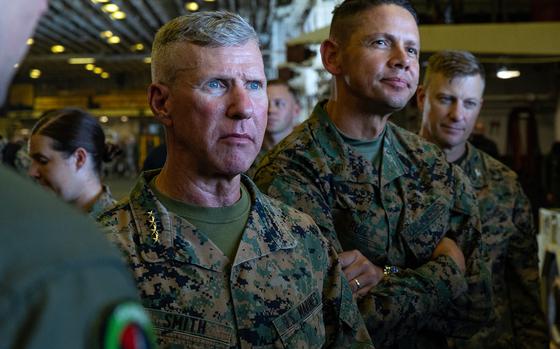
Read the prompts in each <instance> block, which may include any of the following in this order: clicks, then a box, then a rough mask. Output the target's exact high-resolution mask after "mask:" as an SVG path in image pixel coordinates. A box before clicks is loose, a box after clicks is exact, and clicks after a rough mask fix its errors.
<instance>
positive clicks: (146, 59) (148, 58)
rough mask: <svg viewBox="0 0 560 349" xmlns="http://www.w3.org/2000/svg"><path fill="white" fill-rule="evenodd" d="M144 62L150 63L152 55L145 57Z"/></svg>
mask: <svg viewBox="0 0 560 349" xmlns="http://www.w3.org/2000/svg"><path fill="white" fill-rule="evenodd" d="M144 63H146V64H150V63H152V57H145V58H144Z"/></svg>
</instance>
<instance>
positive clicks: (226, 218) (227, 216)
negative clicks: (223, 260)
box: [150, 176, 251, 262]
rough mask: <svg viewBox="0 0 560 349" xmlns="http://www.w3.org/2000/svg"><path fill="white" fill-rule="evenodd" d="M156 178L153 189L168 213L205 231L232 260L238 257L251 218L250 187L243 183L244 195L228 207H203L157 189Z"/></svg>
mask: <svg viewBox="0 0 560 349" xmlns="http://www.w3.org/2000/svg"><path fill="white" fill-rule="evenodd" d="M156 178H157V176H156V177H154V178H153V179H152V181H151V182H150V189H152V191H153V192H154V194H155V195H156V197H157V199H158V200H159V201H160V202H161V203H162V204H163V206H165V208H167V210H168V211H169V212H173V213H174V214H176V215H178V216H180V217H182V218H184V219H186V220H188V221H189V222H190V223H192V224H193V225H194V226H195V227H196V228H197V229H199V230H200V231H202V232H203V233H204V234H205V235H206V236H208V238H209V239H210V240H212V242H214V244H216V246H218V248H219V249H220V250H222V252H223V253H224V255H226V256H227V257H228V258H229V260H230V261H231V262H233V260H234V259H235V254H236V252H237V247H238V246H239V242H240V241H241V237H242V235H243V231H244V230H245V225H246V224H247V220H248V219H249V211H250V209H251V198H250V196H249V192H248V191H247V188H245V186H244V185H243V184H241V198H240V199H239V200H238V201H237V202H236V203H235V204H233V205H231V206H226V207H202V206H195V205H190V204H187V203H184V202H181V201H177V200H174V199H172V198H170V197H168V196H166V195H164V194H162V193H161V192H160V191H159V190H157V188H156V186H155V179H156Z"/></svg>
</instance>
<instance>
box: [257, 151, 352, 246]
mask: <svg viewBox="0 0 560 349" xmlns="http://www.w3.org/2000/svg"><path fill="white" fill-rule="evenodd" d="M267 160H269V158H265V161H264V163H261V166H260V167H259V168H258V169H257V171H256V172H255V175H254V178H253V181H254V182H255V184H257V186H258V187H259V188H260V189H261V190H262V192H263V193H266V194H268V195H269V196H271V197H273V198H276V199H278V200H280V201H282V202H284V203H286V204H288V205H289V206H292V207H295V208H297V209H299V210H300V211H302V212H305V213H307V214H308V215H309V216H311V217H312V218H313V220H314V221H315V224H317V225H318V226H319V228H320V229H321V232H322V233H323V236H325V237H326V238H327V240H328V241H329V242H330V243H331V244H332V245H333V246H334V248H335V249H336V251H337V252H341V251H342V247H341V246H340V243H339V241H338V238H337V237H336V232H335V229H334V224H333V219H332V214H331V201H332V198H330V197H329V194H328V193H329V192H330V188H329V187H328V180H323V181H321V176H322V175H321V174H319V173H316V172H313V171H312V170H311V168H312V166H307V165H306V164H303V163H301V162H296V161H295V160H293V159H292V160H290V159H286V158H285V157H284V156H283V155H280V156H278V157H276V158H275V159H274V165H273V164H271V163H270V162H268V161H267ZM309 178H316V179H317V180H316V182H315V183H313V182H311V181H310V180H309ZM320 181H321V182H322V183H326V184H325V186H322V185H319V184H318V183H319V182H320Z"/></svg>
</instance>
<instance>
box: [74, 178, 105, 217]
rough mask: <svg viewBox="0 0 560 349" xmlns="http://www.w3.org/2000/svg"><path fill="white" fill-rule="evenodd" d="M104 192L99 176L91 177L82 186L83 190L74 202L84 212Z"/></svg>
mask: <svg viewBox="0 0 560 349" xmlns="http://www.w3.org/2000/svg"><path fill="white" fill-rule="evenodd" d="M102 192H103V186H102V185H101V181H100V180H99V179H98V178H95V179H91V180H90V181H89V182H88V183H85V184H84V185H83V186H82V192H81V193H80V195H79V196H78V198H77V199H76V200H75V201H74V202H73V204H74V205H76V206H77V207H78V208H79V209H80V210H82V211H83V212H88V211H89V210H90V209H91V208H92V207H93V205H94V204H95V202H96V201H97V198H99V196H100V195H101V193H102Z"/></svg>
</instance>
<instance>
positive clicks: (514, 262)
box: [457, 143, 548, 349]
mask: <svg viewBox="0 0 560 349" xmlns="http://www.w3.org/2000/svg"><path fill="white" fill-rule="evenodd" d="M458 165H460V166H461V168H462V169H463V170H464V171H465V173H466V174H467V176H468V177H469V178H470V180H471V183H472V186H473V187H474V189H475V191H476V194H477V198H478V204H479V209H480V216H481V220H482V233H483V238H484V239H485V242H486V244H487V245H488V246H489V251H490V252H489V253H490V258H491V261H492V277H493V289H494V309H495V312H496V323H495V325H494V326H488V327H486V328H484V329H483V330H482V331H481V332H480V333H479V334H477V335H476V336H475V337H474V338H473V339H472V340H470V341H468V342H462V341H461V342H458V343H457V346H458V347H459V348H473V349H474V348H548V338H547V329H546V325H545V320H544V315H543V313H542V310H541V308H540V304H541V303H540V296H539V292H540V291H539V274H538V257H537V241H536V237H535V229H534V226H533V218H532V214H531V205H530V203H529V200H528V199H527V197H526V196H525V194H524V193H523V190H522V189H521V186H520V185H519V182H518V181H517V175H516V174H515V172H513V171H512V170H510V169H509V168H507V167H506V166H505V165H504V164H502V163H501V162H499V161H497V160H496V159H494V158H492V157H491V156H489V155H488V154H486V153H484V152H481V151H480V150H478V149H476V148H475V147H473V146H472V145H471V144H469V143H467V155H466V157H465V158H464V159H462V160H461V161H460V162H459V163H458Z"/></svg>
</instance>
